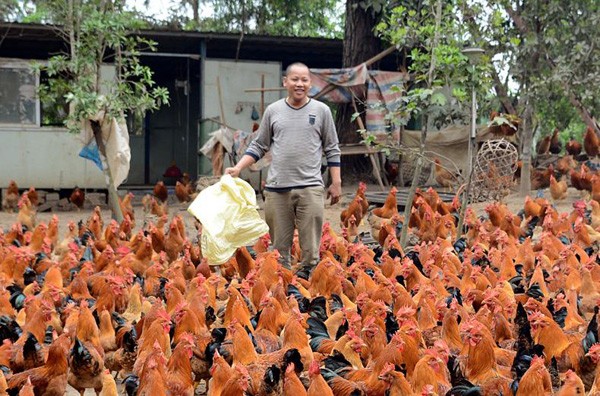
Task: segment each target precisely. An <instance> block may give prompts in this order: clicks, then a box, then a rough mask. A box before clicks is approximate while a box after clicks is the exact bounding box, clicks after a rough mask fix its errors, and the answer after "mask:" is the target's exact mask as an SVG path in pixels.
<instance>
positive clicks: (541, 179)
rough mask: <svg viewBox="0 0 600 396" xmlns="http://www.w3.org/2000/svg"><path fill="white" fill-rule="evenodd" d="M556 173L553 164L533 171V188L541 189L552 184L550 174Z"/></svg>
mask: <svg viewBox="0 0 600 396" xmlns="http://www.w3.org/2000/svg"><path fill="white" fill-rule="evenodd" d="M552 174H554V166H553V165H552V164H551V165H550V166H549V167H548V169H545V170H537V169H533V170H532V171H531V189H532V190H540V189H543V188H548V187H549V186H550V175H552Z"/></svg>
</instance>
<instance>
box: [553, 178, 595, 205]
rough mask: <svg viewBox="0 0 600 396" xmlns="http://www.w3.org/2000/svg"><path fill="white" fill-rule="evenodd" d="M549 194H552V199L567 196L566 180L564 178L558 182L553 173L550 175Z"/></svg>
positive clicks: (557, 199)
mask: <svg viewBox="0 0 600 396" xmlns="http://www.w3.org/2000/svg"><path fill="white" fill-rule="evenodd" d="M599 192H600V191H599ZM550 195H552V199H553V200H554V201H562V200H563V199H565V198H566V197H567V182H566V181H565V180H561V181H560V182H558V181H556V179H555V178H554V175H550Z"/></svg>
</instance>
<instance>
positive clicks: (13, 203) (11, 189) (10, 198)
mask: <svg viewBox="0 0 600 396" xmlns="http://www.w3.org/2000/svg"><path fill="white" fill-rule="evenodd" d="M18 202H19V187H17V183H15V181H14V180H11V181H10V184H9V185H8V188H7V190H6V194H4V196H3V197H2V209H3V210H5V211H7V212H11V213H12V212H14V211H15V208H16V207H17V203H18Z"/></svg>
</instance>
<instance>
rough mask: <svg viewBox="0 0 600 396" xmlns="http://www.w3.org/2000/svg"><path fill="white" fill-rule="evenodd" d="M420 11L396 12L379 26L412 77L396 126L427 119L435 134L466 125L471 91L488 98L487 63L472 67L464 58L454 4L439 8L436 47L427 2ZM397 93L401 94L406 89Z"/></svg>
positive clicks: (403, 8)
mask: <svg viewBox="0 0 600 396" xmlns="http://www.w3.org/2000/svg"><path fill="white" fill-rule="evenodd" d="M422 5H423V6H422V7H420V8H419V7H417V8H415V7H410V8H409V7H407V6H404V5H401V6H398V7H396V8H394V9H393V10H392V13H391V15H390V16H389V17H388V18H387V19H386V20H384V21H382V22H381V23H380V24H379V25H378V26H377V32H378V33H379V34H380V35H382V36H383V37H384V38H386V39H387V40H389V41H390V42H392V43H393V44H396V45H397V46H398V47H399V48H402V49H405V50H406V53H407V56H408V58H409V61H410V64H409V67H408V71H409V72H410V73H411V75H413V76H414V78H413V80H412V86H410V87H407V88H408V89H406V91H405V92H403V95H402V96H401V97H400V99H399V100H400V105H399V107H398V109H399V110H398V111H397V113H396V119H395V122H396V123H397V124H400V125H406V124H407V123H408V122H409V120H410V119H411V117H414V116H420V115H424V114H425V113H427V115H428V118H429V119H430V120H431V122H432V124H433V125H434V126H436V127H438V128H441V127H443V126H446V125H448V124H451V123H456V122H458V123H468V122H469V111H470V100H471V95H470V92H471V88H472V87H473V86H474V87H475V88H476V90H477V92H478V97H479V98H486V97H488V96H489V94H490V85H489V79H490V77H489V70H490V62H489V58H488V57H486V56H483V57H482V59H481V61H479V62H477V63H476V64H475V65H474V66H472V65H470V63H469V60H468V58H467V57H466V56H465V55H463V54H462V52H461V50H462V48H463V47H464V46H465V44H466V43H465V42H464V40H463V39H462V37H464V32H463V31H462V27H461V24H460V23H459V22H460V21H459V20H458V17H457V9H456V4H455V3H453V2H452V1H444V2H443V5H442V11H441V12H442V15H441V16H440V25H439V29H438V34H437V42H436V43H434V41H435V40H434V36H435V34H436V25H435V23H434V19H435V12H434V10H433V7H434V6H435V2H427V1H425V2H423V3H422ZM434 59H435V60H434ZM432 62H434V64H433V65H432ZM473 84H474V85H473ZM395 89H396V90H402V91H404V90H405V87H396V88H395ZM457 110H458V111H457Z"/></svg>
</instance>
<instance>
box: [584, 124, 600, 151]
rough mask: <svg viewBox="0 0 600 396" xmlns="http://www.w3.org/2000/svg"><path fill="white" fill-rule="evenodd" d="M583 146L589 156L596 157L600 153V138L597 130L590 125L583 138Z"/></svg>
mask: <svg viewBox="0 0 600 396" xmlns="http://www.w3.org/2000/svg"><path fill="white" fill-rule="evenodd" d="M583 148H584V149H585V153H586V154H587V155H588V157H589V158H595V157H597V156H598V153H600V139H598V136H596V132H595V131H594V130H593V129H592V128H590V127H587V130H586V133H585V136H584V138H583Z"/></svg>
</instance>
